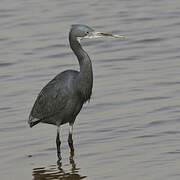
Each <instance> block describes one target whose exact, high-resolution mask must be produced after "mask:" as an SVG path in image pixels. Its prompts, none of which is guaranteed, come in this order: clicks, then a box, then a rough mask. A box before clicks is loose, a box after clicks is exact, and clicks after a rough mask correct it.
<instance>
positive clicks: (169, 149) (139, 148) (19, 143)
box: [0, 0, 180, 180]
mask: <svg viewBox="0 0 180 180" xmlns="http://www.w3.org/2000/svg"><path fill="white" fill-rule="evenodd" d="M179 9H180V2H179V1H178V0H172V1H168V0H163V1H160V0H159V1H154V0H136V1H131V0H127V1H118V0H112V1H107V0H105V1H99V0H91V1H83V0H77V1H58V0H53V1H48V0H39V1H35V0H29V1H22V0H14V1H10V0H2V1H1V7H0V26H1V32H0V57H1V59H0V84H1V91H0V99H1V101H0V117H1V120H0V137H1V138H0V159H1V161H0V177H1V179H13V180H14V179H18V180H21V179H34V180H40V179H68V180H69V179H75V180H79V179H91V180H102V179H103V180H105V179H107V180H120V179H123V180H130V179H132V178H133V179H134V180H139V179H143V180H158V179H165V180H166V179H167V180H169V179H171V180H178V179H179V178H180V143H179V139H180V130H179V129H180V128H179V127H180V71H179V69H180V60H179V59H180V51H179V47H180V41H179V37H180V35H179V29H180V19H179V16H180V11H179ZM75 23H81V24H87V25H90V26H92V27H93V28H94V29H96V30H98V31H104V32H113V33H117V34H124V35H126V36H127V37H128V38H127V40H126V41H119V40H114V39H106V40H100V41H97V40H91V41H84V42H82V44H83V46H84V48H85V49H86V50H87V52H88V53H89V55H90V57H91V59H92V63H93V69H94V88H93V95H92V99H91V102H90V103H88V104H86V105H85V106H84V108H83V109H82V111H81V113H80V114H79V115H78V117H77V119H76V123H75V129H74V145H75V156H74V159H71V158H70V155H69V149H68V145H67V133H68V128H67V126H66V125H65V126H63V128H62V157H63V159H62V163H61V164H57V162H56V161H57V158H56V147H55V136H56V127H53V126H51V125H45V124H40V125H37V126H36V127H34V128H32V129H30V128H29V127H28V125H27V118H28V115H29V112H30V110H31V107H32V105H33V103H34V100H35V98H36V96H37V94H38V93H39V91H40V90H41V88H42V87H43V86H44V85H45V84H46V83H47V82H48V81H49V80H51V79H52V78H53V77H54V76H55V75H56V74H58V73H59V72H61V71H63V70H65V69H76V70H78V63H77V60H76V57H75V56H74V55H73V53H72V51H71V50H70V48H69V44H68V32H69V28H70V25H71V24H75Z"/></svg>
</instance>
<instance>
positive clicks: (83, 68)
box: [28, 24, 123, 159]
mask: <svg viewBox="0 0 180 180" xmlns="http://www.w3.org/2000/svg"><path fill="white" fill-rule="evenodd" d="M100 37H115V38H123V36H120V35H113V34H110V33H101V32H95V31H94V30H93V29H92V28H90V27H88V26H85V25H80V24H76V25H72V26H71V30H70V33H69V42H70V47H71V49H72V50H73V52H74V54H75V55H76V56H77V59H78V61H79V65H80V71H75V70H66V71H63V72H61V73H60V74H58V75H57V76H56V77H55V78H54V79H52V80H51V81H50V82H49V83H48V84H47V85H46V86H45V87H44V88H43V89H42V90H41V92H40V93H39V95H38V97H37V99H36V101H35V103H34V106H33V108H32V110H31V113H30V116H29V120H28V123H29V125H30V127H33V126H34V125H36V124H38V123H39V122H42V123H48V124H53V125H56V126H57V136H56V145H57V156H58V158H59V159H61V151H60V144H61V141H60V126H61V125H63V124H65V123H69V136H68V144H69V147H70V151H71V154H74V147H73V138H72V133H73V124H74V121H75V119H76V116H77V115H78V113H79V112H80V110H81V108H82V106H83V104H84V103H85V102H86V101H88V100H90V97H91V93H92V87H93V70H92V64H91V60H90V58H89V56H88V54H87V53H86V52H85V51H84V49H82V47H81V44H80V40H81V39H83V38H100Z"/></svg>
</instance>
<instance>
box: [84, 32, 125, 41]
mask: <svg viewBox="0 0 180 180" xmlns="http://www.w3.org/2000/svg"><path fill="white" fill-rule="evenodd" d="M101 37H113V38H120V39H122V40H123V39H125V38H126V37H125V36H123V35H117V34H111V33H103V32H96V31H94V32H92V33H90V34H88V35H87V36H85V37H84V38H89V39H92V38H101Z"/></svg>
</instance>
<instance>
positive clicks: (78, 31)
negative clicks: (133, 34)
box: [70, 24, 125, 41]
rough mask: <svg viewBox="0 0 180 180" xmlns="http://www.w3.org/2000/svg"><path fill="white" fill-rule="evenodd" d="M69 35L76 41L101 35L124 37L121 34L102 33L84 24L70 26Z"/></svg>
mask: <svg viewBox="0 0 180 180" xmlns="http://www.w3.org/2000/svg"><path fill="white" fill-rule="evenodd" d="M70 35H72V36H74V37H75V38H76V39H77V40H78V41H80V40H81V39H93V38H101V37H113V38H120V39H124V38H125V36H122V35H113V34H111V33H103V32H97V31H94V29H92V28H90V27H89V26H86V25H81V24H74V25H72V26H71V30H70Z"/></svg>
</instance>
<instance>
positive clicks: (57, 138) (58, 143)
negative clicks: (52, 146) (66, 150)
mask: <svg viewBox="0 0 180 180" xmlns="http://www.w3.org/2000/svg"><path fill="white" fill-rule="evenodd" d="M56 146H57V156H58V159H59V160H61V149H60V146H61V141H60V127H58V128H57V136H56Z"/></svg>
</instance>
